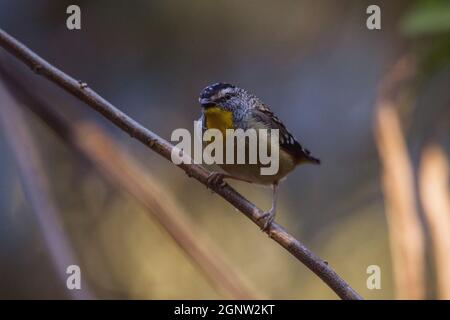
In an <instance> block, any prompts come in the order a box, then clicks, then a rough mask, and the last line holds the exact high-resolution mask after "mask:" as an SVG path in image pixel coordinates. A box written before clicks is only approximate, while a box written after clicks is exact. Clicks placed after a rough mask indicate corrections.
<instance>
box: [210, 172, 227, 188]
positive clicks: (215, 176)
mask: <svg viewBox="0 0 450 320" xmlns="http://www.w3.org/2000/svg"><path fill="white" fill-rule="evenodd" d="M223 179H224V175H223V174H222V173H220V172H211V173H210V174H209V176H208V178H207V183H208V187H216V188H223V187H225V185H226V182H225V181H224V180H223Z"/></svg>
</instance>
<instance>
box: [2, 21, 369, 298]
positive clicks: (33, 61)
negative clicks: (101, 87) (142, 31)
mask: <svg viewBox="0 0 450 320" xmlns="http://www.w3.org/2000/svg"><path fill="white" fill-rule="evenodd" d="M0 45H1V46H2V47H3V48H5V49H6V50H7V51H9V52H10V53H11V54H12V55H14V56H15V57H16V58H18V59H19V60H21V61H22V62H24V63H25V64H26V65H28V66H29V67H30V68H31V69H32V70H33V71H34V72H36V73H37V74H39V75H41V76H43V77H45V78H47V79H49V80H50V81H52V82H54V83H55V84H57V85H58V86H60V87H61V88H63V89H65V90H66V91H68V92H70V93H71V94H72V95H74V96H75V97H77V98H78V99H80V100H81V101H84V102H85V103H86V104H88V105H89V106H90V107H92V108H93V109H95V110H97V111H98V112H100V113H101V114H102V115H103V116H104V117H105V118H107V119H108V120H109V121H111V122H112V123H114V124H115V125H116V126H118V127H119V128H121V129H122V130H123V131H125V132H127V133H128V134H129V135H130V136H131V137H134V138H136V139H137V140H139V141H141V142H142V143H144V144H145V145H147V146H148V147H150V148H151V149H152V150H154V151H155V152H157V153H158V154H160V155H161V156H163V157H164V158H166V159H167V160H170V159H171V153H172V148H174V147H173V146H172V145H171V144H170V143H169V142H167V141H166V140H164V139H162V138H161V137H159V136H158V135H156V134H155V133H153V132H151V131H150V130H148V129H146V128H145V127H143V126H142V125H140V124H139V123H138V122H136V121H135V120H133V119H132V118H130V117H129V116H127V115H126V114H125V113H123V112H122V111H120V110H119V109H117V108H116V107H114V106H113V105H112V104H111V103H109V102H108V101H107V100H105V99H104V98H103V97H101V96H100V95H98V94H97V93H96V92H95V91H93V90H92V89H90V88H89V87H88V86H87V85H86V84H85V83H82V82H81V81H77V80H75V79H73V78H72V77H70V76H68V75H67V74H65V73H64V72H62V71H61V70H59V69H57V68H55V67H54V66H53V65H51V64H50V63H48V62H47V61H45V60H44V59H42V58H41V57H39V56H38V55H37V54H36V53H34V52H33V51H31V50H30V49H29V48H27V47H26V46H25V45H23V44H22V43H20V42H19V41H17V40H16V39H14V38H13V37H11V36H10V35H9V34H7V33H6V32H4V31H3V30H1V29H0ZM178 167H180V168H181V169H183V170H184V171H185V172H186V174H187V175H188V176H190V177H193V178H195V179H196V180H198V181H200V182H201V183H203V184H204V185H208V181H207V179H208V176H209V172H208V171H207V170H206V169H205V168H203V167H201V166H199V165H195V164H186V163H183V164H180V165H178ZM212 189H213V190H214V191H215V192H216V193H217V194H219V195H220V196H222V197H223V198H224V199H226V200H227V201H228V202H230V203H231V204H232V205H233V206H234V207H235V208H237V209H238V210H239V211H241V212H242V213H244V214H245V215H246V216H247V217H248V218H249V219H250V220H252V221H253V222H254V223H255V224H257V225H258V226H259V227H263V225H264V221H263V219H260V218H261V216H262V214H263V211H262V210H260V209H259V208H257V207H256V206H255V205H254V204H253V203H251V202H250V201H248V200H247V199H245V198H244V197H243V196H242V195H240V194H239V193H238V192H237V191H235V190H234V189H233V188H231V187H230V186H229V185H225V186H224V187H221V186H213V187H212ZM267 233H268V234H269V235H270V237H271V238H272V239H273V240H274V241H276V242H277V243H278V244H280V245H281V246H282V247H283V248H285V249H286V250H287V251H289V252H290V253H291V254H292V255H293V256H295V257H296V258H297V259H298V260H299V261H301V262H302V263H303V264H304V265H306V266H307V267H308V268H309V269H310V270H311V271H313V272H314V273H315V274H316V275H318V276H319V277H320V278H321V279H322V280H323V281H324V282H325V283H326V284H327V285H328V286H329V287H330V288H331V289H332V290H333V291H334V292H335V293H336V294H337V295H338V296H339V297H341V298H342V299H362V297H361V296H360V295H359V294H358V293H356V291H355V290H353V289H352V288H351V287H350V286H349V285H348V284H347V282H345V281H344V280H343V279H342V278H341V277H339V275H338V274H337V273H336V272H335V271H334V270H333V269H332V268H331V267H330V266H329V265H328V264H327V263H326V262H325V261H323V260H322V259H320V258H319V257H317V256H316V255H315V254H314V253H313V252H312V251H310V250H309V249H308V248H306V247H305V246H304V245H303V244H302V243H301V242H300V241H298V240H297V239H295V238H294V237H293V236H292V235H291V234H289V233H288V232H287V231H286V230H284V228H282V227H281V226H280V225H278V224H276V223H274V224H273V225H272V227H271V228H270V230H268V231H267Z"/></svg>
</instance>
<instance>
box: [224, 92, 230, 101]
mask: <svg viewBox="0 0 450 320" xmlns="http://www.w3.org/2000/svg"><path fill="white" fill-rule="evenodd" d="M223 98H224V99H227V100H228V99H230V98H231V94H229V93H227V94H226V95H224V96H223Z"/></svg>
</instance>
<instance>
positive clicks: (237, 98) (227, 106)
mask: <svg viewBox="0 0 450 320" xmlns="http://www.w3.org/2000/svg"><path fill="white" fill-rule="evenodd" d="M243 93H244V90H242V89H240V88H238V87H236V86H233V85H231V84H229V83H223V82H218V83H214V84H212V85H210V86H207V87H206V88H205V89H203V90H202V92H201V93H200V98H199V99H198V101H199V102H200V105H201V106H202V107H203V108H204V109H205V110H206V109H208V108H211V107H215V108H220V109H223V110H229V111H232V110H233V109H234V108H235V107H237V106H239V105H240V104H241V100H242V99H241V98H242V95H243Z"/></svg>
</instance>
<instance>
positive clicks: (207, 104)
mask: <svg viewBox="0 0 450 320" xmlns="http://www.w3.org/2000/svg"><path fill="white" fill-rule="evenodd" d="M198 101H199V102H200V104H201V106H202V107H203V108H205V109H206V108H209V107H213V106H214V105H215V103H214V102H212V101H211V100H210V99H208V98H200V99H198Z"/></svg>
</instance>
